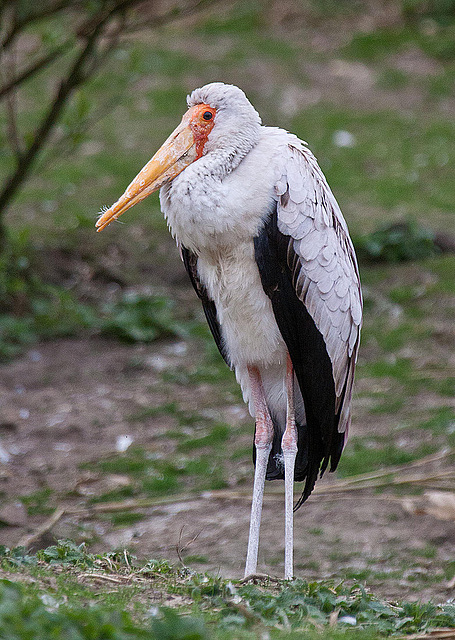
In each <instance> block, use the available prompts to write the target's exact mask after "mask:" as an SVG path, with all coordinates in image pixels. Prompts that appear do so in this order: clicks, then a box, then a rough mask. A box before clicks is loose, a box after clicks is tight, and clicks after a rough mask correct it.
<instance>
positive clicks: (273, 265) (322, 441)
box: [254, 212, 344, 509]
mask: <svg viewBox="0 0 455 640" xmlns="http://www.w3.org/2000/svg"><path fill="white" fill-rule="evenodd" d="M290 242H292V238H290V237H289V236H285V235H283V234H282V233H280V231H279V230H278V226H277V214H276V212H274V213H272V214H271V215H270V217H269V219H268V220H267V221H266V223H265V225H264V227H263V228H262V230H261V232H260V233H259V235H258V236H257V237H256V238H255V239H254V249H255V257H256V263H257V265H258V269H259V273H260V276H261V281H262V286H263V288H264V291H265V293H266V294H267V295H268V296H269V298H270V300H271V302H272V307H273V312H274V314H275V319H276V322H277V325H278V328H279V330H280V332H281V335H282V336H283V339H284V341H285V343H286V346H287V348H288V351H289V355H290V357H291V360H292V364H293V366H294V370H295V373H296V376H297V381H298V383H299V387H300V390H301V392H302V397H303V401H304V405H305V415H306V425H299V426H298V430H299V438H298V445H299V448H300V446H301V445H303V446H304V447H305V449H306V451H305V452H304V453H303V452H300V451H299V454H298V460H297V463H298V462H299V458H300V460H301V461H302V462H303V461H306V462H307V466H306V468H305V470H304V473H303V474H302V469H299V468H298V467H299V464H297V465H296V466H297V468H296V476H298V478H297V477H296V479H299V480H303V479H305V487H304V490H303V493H302V496H301V498H300V499H299V501H298V502H297V504H296V506H295V509H298V508H299V507H300V506H301V505H302V504H303V502H305V500H306V499H307V498H308V496H309V495H310V493H311V492H312V490H313V488H314V484H315V482H316V480H317V477H318V474H319V471H320V472H321V475H322V474H323V473H324V471H325V470H326V468H327V466H328V464H329V462H330V464H331V471H333V470H334V469H335V468H336V466H337V464H338V461H339V459H340V455H341V451H342V449H343V444H344V434H343V433H338V430H337V425H338V416H337V415H336V413H335V399H336V397H335V384H334V380H333V373H332V363H331V361H330V358H329V355H328V353H327V349H326V346H325V342H324V339H323V337H322V334H321V333H320V331H318V329H317V327H316V325H315V323H314V320H313V318H312V317H311V315H310V314H309V312H308V311H307V309H306V307H305V304H304V303H303V302H302V301H301V300H300V299H299V298H298V297H297V295H296V293H295V290H294V286H293V284H292V282H293V277H292V276H293V274H292V271H291V267H290V265H289V263H292V264H296V260H294V259H293V251H292V249H291V248H290V246H289V243H290ZM302 475H303V477H301V476H302Z"/></svg>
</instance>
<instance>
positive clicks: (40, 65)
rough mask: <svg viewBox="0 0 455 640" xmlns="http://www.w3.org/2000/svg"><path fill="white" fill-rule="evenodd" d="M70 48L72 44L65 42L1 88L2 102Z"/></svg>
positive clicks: (0, 97)
mask: <svg viewBox="0 0 455 640" xmlns="http://www.w3.org/2000/svg"><path fill="white" fill-rule="evenodd" d="M69 46H70V42H65V43H64V44H63V45H61V46H60V47H57V48H56V49H54V50H53V51H51V52H50V53H48V54H47V55H45V56H43V57H42V58H40V59H39V60H38V61H37V62H35V63H34V64H32V65H30V66H29V67H28V68H27V69H25V70H24V71H22V72H21V73H20V74H19V75H17V76H16V77H15V78H12V79H11V80H10V81H9V82H7V83H6V84H5V85H4V86H3V87H0V100H1V99H2V98H3V96H5V95H6V94H8V93H9V92H10V91H12V90H13V89H15V88H17V87H18V86H19V85H21V84H22V83H23V82H24V81H25V80H27V79H28V78H30V77H31V76H33V75H34V74H35V73H37V72H38V71H41V70H42V69H44V68H45V67H47V66H48V65H50V64H52V62H54V61H55V60H57V58H59V57H60V56H62V55H63V54H64V53H65V51H67V50H68V48H69Z"/></svg>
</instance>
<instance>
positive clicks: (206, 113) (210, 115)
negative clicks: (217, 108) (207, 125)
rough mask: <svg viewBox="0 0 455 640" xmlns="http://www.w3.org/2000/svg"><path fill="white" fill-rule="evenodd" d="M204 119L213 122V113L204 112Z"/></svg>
mask: <svg viewBox="0 0 455 640" xmlns="http://www.w3.org/2000/svg"><path fill="white" fill-rule="evenodd" d="M202 117H203V118H204V120H211V119H212V118H213V113H212V112H211V111H204V113H203V114H202Z"/></svg>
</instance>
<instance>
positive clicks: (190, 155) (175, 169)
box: [96, 112, 197, 231]
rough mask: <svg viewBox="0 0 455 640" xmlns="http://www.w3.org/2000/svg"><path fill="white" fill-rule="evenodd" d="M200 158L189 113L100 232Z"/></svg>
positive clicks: (102, 219)
mask: <svg viewBox="0 0 455 640" xmlns="http://www.w3.org/2000/svg"><path fill="white" fill-rule="evenodd" d="M196 157H197V151H196V141H195V139H194V135H193V132H192V130H191V127H190V114H189V112H187V113H186V114H185V115H184V116H183V118H182V122H181V123H180V124H179V126H178V127H177V128H176V129H175V130H174V131H173V132H172V133H171V135H170V136H169V138H168V139H167V140H166V142H165V143H164V144H163V146H162V147H161V148H160V149H158V151H157V152H156V153H155V155H154V156H153V158H152V159H151V160H149V162H147V164H146V165H145V167H144V168H143V169H141V171H140V172H139V173H138V174H137V176H136V177H135V178H134V180H133V181H132V182H131V184H130V185H129V187H128V188H127V189H126V191H125V193H124V194H123V195H122V196H121V197H120V198H119V199H118V200H117V202H116V203H115V204H113V205H112V207H110V208H109V209H108V210H107V211H105V212H104V213H103V214H102V215H101V216H100V217H99V218H98V220H97V222H96V226H97V231H102V230H103V229H105V228H106V227H107V226H108V225H109V224H110V223H111V222H112V221H113V220H117V218H119V217H120V216H121V215H122V214H123V213H125V211H128V209H130V208H131V207H133V206H134V205H135V204H137V203H138V202H140V201H141V200H144V198H146V197H147V196H149V195H150V194H151V193H153V192H154V191H157V190H158V189H159V188H160V187H162V186H163V185H164V184H166V182H169V181H170V180H172V179H173V178H175V177H176V176H178V174H179V173H181V171H183V169H185V167H187V166H188V165H189V164H191V163H192V162H194V160H196Z"/></svg>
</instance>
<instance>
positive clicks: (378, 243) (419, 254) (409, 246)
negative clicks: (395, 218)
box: [356, 220, 439, 262]
mask: <svg viewBox="0 0 455 640" xmlns="http://www.w3.org/2000/svg"><path fill="white" fill-rule="evenodd" d="M356 249H357V253H358V256H359V259H361V260H362V259H363V260H365V261H370V262H403V261H406V260H422V259H424V258H430V257H432V256H434V255H436V254H438V253H439V249H438V247H437V246H436V244H435V242H434V234H433V233H432V232H431V231H429V230H428V229H424V228H423V227H420V226H419V225H418V224H417V223H416V222H415V221H414V220H406V221H404V222H396V223H393V224H389V225H385V226H383V227H380V228H379V229H377V230H376V231H373V232H372V233H369V234H367V235H365V236H362V237H360V238H358V239H357V242H356Z"/></svg>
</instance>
